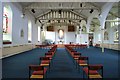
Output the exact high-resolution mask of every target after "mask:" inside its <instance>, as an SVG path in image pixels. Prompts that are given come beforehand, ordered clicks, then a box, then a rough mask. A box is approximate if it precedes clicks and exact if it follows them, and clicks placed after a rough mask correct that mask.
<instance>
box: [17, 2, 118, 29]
mask: <svg viewBox="0 0 120 80" xmlns="http://www.w3.org/2000/svg"><path fill="white" fill-rule="evenodd" d="M19 3H20V4H21V6H22V7H23V9H25V10H28V11H29V12H30V13H32V11H31V9H34V10H35V13H32V14H33V15H34V16H35V17H36V18H37V17H38V16H40V15H42V14H45V13H46V12H48V11H50V10H72V11H73V12H75V13H77V14H79V15H80V16H82V17H84V18H86V19H87V18H88V17H89V16H90V15H91V13H90V10H91V9H93V11H98V12H99V10H100V9H101V8H102V6H103V5H104V4H105V3H106V2H82V6H81V2H19ZM111 16H113V17H120V16H119V15H118V3H115V4H114V6H113V8H112V9H111V11H110V13H109V16H108V17H111ZM93 24H94V25H93ZM91 25H92V26H93V27H94V26H95V25H99V21H98V20H96V19H93V23H92V24H91ZM93 27H92V28H93Z"/></svg>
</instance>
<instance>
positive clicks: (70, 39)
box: [66, 32, 76, 44]
mask: <svg viewBox="0 0 120 80" xmlns="http://www.w3.org/2000/svg"><path fill="white" fill-rule="evenodd" d="M70 42H73V43H76V38H75V32H66V44H69V43H70Z"/></svg>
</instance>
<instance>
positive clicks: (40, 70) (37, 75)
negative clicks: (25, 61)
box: [29, 65, 47, 79]
mask: <svg viewBox="0 0 120 80" xmlns="http://www.w3.org/2000/svg"><path fill="white" fill-rule="evenodd" d="M46 72H47V68H44V67H43V66H40V65H30V66H29V78H30V79H41V78H44V76H45V74H46Z"/></svg>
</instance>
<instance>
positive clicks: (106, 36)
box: [104, 31, 109, 40]
mask: <svg viewBox="0 0 120 80" xmlns="http://www.w3.org/2000/svg"><path fill="white" fill-rule="evenodd" d="M108 39H109V38H108V32H107V31H105V33H104V40H108Z"/></svg>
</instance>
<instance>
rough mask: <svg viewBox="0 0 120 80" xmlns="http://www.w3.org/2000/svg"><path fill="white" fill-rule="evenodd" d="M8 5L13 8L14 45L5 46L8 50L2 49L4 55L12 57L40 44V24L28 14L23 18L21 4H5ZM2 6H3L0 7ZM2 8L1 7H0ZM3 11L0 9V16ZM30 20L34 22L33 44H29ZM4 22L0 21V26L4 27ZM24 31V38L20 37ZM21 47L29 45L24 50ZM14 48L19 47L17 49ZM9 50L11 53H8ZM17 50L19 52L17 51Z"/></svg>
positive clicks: (0, 37) (0, 35)
mask: <svg viewBox="0 0 120 80" xmlns="http://www.w3.org/2000/svg"><path fill="white" fill-rule="evenodd" d="M5 4H7V5H9V6H10V7H11V9H12V13H13V18H12V44H11V45H3V46H4V47H7V46H8V48H2V50H3V55H11V54H16V53H20V52H23V51H27V50H30V49H32V48H33V47H34V45H32V44H39V43H40V42H38V26H40V24H39V23H38V22H37V23H35V19H34V17H33V16H32V15H31V14H30V13H28V12H26V13H25V17H24V18H22V17H21V15H22V14H23V13H22V7H21V5H20V4H19V3H4V5H5ZM0 6H1V5H0ZM0 8H1V7H0ZM1 10H2V9H0V14H2V12H1ZM0 19H2V15H0ZM28 20H31V22H32V43H28ZM1 21H2V20H0V25H1V26H2V24H1V23H2V22H1ZM22 29H23V31H24V37H21V36H20V32H21V30H22ZM0 33H1V34H0V50H1V46H2V27H0ZM29 44H31V45H29ZM19 45H29V46H27V47H26V48H23V47H21V46H19ZM14 46H18V47H17V48H16V47H14ZM7 49H8V50H9V51H7ZM15 49H17V50H15Z"/></svg>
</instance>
